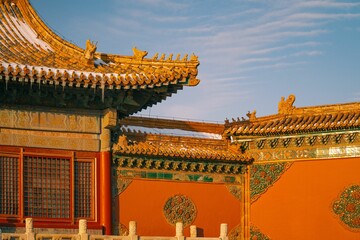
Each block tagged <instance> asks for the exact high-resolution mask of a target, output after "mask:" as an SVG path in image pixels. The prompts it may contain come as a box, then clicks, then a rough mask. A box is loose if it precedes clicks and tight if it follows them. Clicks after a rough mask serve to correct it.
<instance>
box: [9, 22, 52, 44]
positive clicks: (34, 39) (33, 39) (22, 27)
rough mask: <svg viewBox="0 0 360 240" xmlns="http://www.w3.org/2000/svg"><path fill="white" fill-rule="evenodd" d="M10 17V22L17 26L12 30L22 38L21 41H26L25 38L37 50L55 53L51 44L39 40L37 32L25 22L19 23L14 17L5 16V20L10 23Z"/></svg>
mask: <svg viewBox="0 0 360 240" xmlns="http://www.w3.org/2000/svg"><path fill="white" fill-rule="evenodd" d="M8 17H10V21H11V22H12V24H13V25H14V26H15V28H12V30H13V31H14V33H15V34H16V35H17V37H18V38H20V39H21V40H24V38H25V39H26V40H27V41H29V42H30V43H31V44H32V45H33V46H34V47H36V48H37V49H39V48H42V49H44V50H47V51H53V49H52V48H51V47H50V45H49V44H47V43H46V42H44V41H43V40H41V39H39V38H38V36H37V34H36V32H35V31H34V30H33V29H32V28H31V27H30V26H29V25H27V24H26V23H25V22H23V21H19V20H18V19H17V18H15V17H13V16H6V15H5V19H6V21H7V22H8V23H10V21H9V19H8ZM5 26H6V24H5Z"/></svg>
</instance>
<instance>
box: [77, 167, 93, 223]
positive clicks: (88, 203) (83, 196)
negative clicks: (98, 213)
mask: <svg viewBox="0 0 360 240" xmlns="http://www.w3.org/2000/svg"><path fill="white" fill-rule="evenodd" d="M74 172H75V179H74V183H75V184H74V185H75V196H74V198H75V218H91V217H93V206H94V163H93V161H76V162H75V163H74Z"/></svg>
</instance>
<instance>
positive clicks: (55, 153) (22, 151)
mask: <svg viewBox="0 0 360 240" xmlns="http://www.w3.org/2000/svg"><path fill="white" fill-rule="evenodd" d="M95 154H96V153H90V154H85V155H86V157H85V156H82V157H80V156H77V157H75V155H77V152H73V151H66V150H48V149H30V148H20V147H4V146H0V156H1V157H2V156H4V157H13V158H17V160H18V161H19V162H18V168H19V171H18V183H17V184H18V198H19V199H18V204H19V205H18V214H17V215H9V214H0V223H1V222H4V221H5V222H9V221H10V222H14V223H15V222H18V223H22V222H24V220H25V218H26V217H27V216H25V203H24V200H25V196H24V186H25V185H24V159H25V157H28V156H29V157H41V158H61V159H68V160H69V161H70V166H69V168H70V173H69V174H70V186H69V196H70V203H69V204H70V207H69V218H46V217H35V216H30V217H32V218H33V219H35V220H37V221H38V222H44V223H54V224H56V223H60V224H69V223H71V224H74V223H75V222H76V221H77V220H79V219H84V217H78V218H76V217H75V202H74V201H75V194H76V193H75V162H89V163H91V177H90V178H91V186H90V187H91V190H90V191H91V201H92V202H91V203H92V204H91V214H90V217H87V218H85V219H87V220H88V221H89V222H96V219H97V211H98V206H97V194H98V193H97V170H96V169H97V168H96V165H97V158H96V157H95Z"/></svg>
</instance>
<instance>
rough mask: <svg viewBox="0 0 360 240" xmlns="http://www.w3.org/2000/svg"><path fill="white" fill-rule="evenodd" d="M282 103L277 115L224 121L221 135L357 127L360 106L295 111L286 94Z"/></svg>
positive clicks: (337, 105) (273, 133)
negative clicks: (285, 99)
mask: <svg viewBox="0 0 360 240" xmlns="http://www.w3.org/2000/svg"><path fill="white" fill-rule="evenodd" d="M292 98H293V100H291V99H292ZM283 100H284V99H283ZM283 100H282V101H281V102H280V103H279V112H278V114H276V115H271V116H266V117H259V118H256V117H253V118H252V119H249V120H242V121H233V122H231V123H230V122H227V123H226V124H225V125H226V126H225V128H226V129H225V131H224V134H223V135H224V136H271V135H288V134H293V133H310V132H323V131H336V130H352V129H358V128H359V127H360V103H347V104H336V105H324V106H314V107H302V108H296V107H295V106H293V102H294V101H295V97H294V96H293V95H290V96H289V98H288V99H287V101H283Z"/></svg>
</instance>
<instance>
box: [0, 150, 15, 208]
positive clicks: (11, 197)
mask: <svg viewBox="0 0 360 240" xmlns="http://www.w3.org/2000/svg"><path fill="white" fill-rule="evenodd" d="M0 181H1V182H0V214H6V215H18V214H19V159H18V158H17V157H5V156H0Z"/></svg>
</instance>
